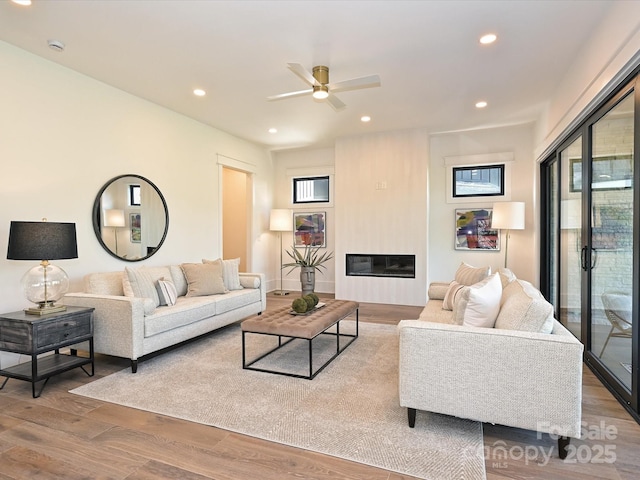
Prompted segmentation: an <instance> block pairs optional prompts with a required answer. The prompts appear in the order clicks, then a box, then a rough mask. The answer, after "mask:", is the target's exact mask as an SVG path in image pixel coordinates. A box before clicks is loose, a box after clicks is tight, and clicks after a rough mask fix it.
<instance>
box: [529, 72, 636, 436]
mask: <svg viewBox="0 0 640 480" xmlns="http://www.w3.org/2000/svg"><path fill="white" fill-rule="evenodd" d="M628 94H631V95H633V96H634V97H633V98H634V133H633V142H634V148H633V165H634V168H633V187H634V189H633V205H634V208H633V221H632V229H633V234H632V235H633V249H632V251H633V256H632V275H633V280H632V302H633V303H632V305H633V309H632V331H633V336H632V344H631V349H632V366H633V369H632V374H631V389H630V390H629V389H628V388H627V387H626V386H625V385H624V384H623V383H622V382H621V381H620V380H619V379H618V378H617V377H616V376H614V375H613V374H612V373H611V372H610V371H609V370H608V369H607V368H606V366H605V365H604V363H603V362H602V361H601V359H600V358H599V357H598V356H597V355H596V354H595V353H594V352H592V350H591V344H592V332H591V306H592V305H591V287H592V285H591V275H590V268H591V267H592V255H585V256H584V257H583V256H582V250H581V261H583V260H582V258H584V259H585V260H586V267H587V268H586V269H585V268H582V272H581V302H580V303H581V306H580V308H581V338H580V340H581V341H582V343H583V344H584V346H585V353H584V361H585V363H586V364H587V366H588V367H589V369H590V370H591V371H592V372H593V373H594V374H595V375H596V377H598V378H599V379H600V381H602V382H603V384H604V385H605V386H606V387H607V388H608V389H609V390H610V391H611V393H612V394H613V395H614V396H615V397H616V398H617V400H618V401H619V402H620V403H621V404H622V405H623V406H624V407H625V408H626V409H627V411H628V412H629V413H630V414H631V415H632V416H633V418H634V419H635V420H636V421H637V422H639V423H640V411H639V410H640V399H639V397H640V388H639V387H640V320H639V317H640V315H639V310H640V254H639V253H638V251H640V69H636V70H635V71H634V73H633V74H632V75H630V76H629V77H628V78H627V80H626V81H625V82H623V83H622V84H621V86H620V87H619V88H618V89H617V90H616V91H615V92H614V93H613V94H612V95H611V96H609V97H608V99H607V100H605V101H604V102H603V103H602V104H601V105H600V107H599V108H597V110H594V111H593V113H592V114H590V115H589V116H588V117H587V118H586V120H585V121H584V122H582V123H581V124H580V125H579V126H578V127H577V128H576V129H575V130H573V131H572V132H571V135H570V136H567V137H566V138H564V140H563V141H562V143H560V144H558V146H557V148H556V149H555V150H554V151H553V152H552V153H550V154H549V156H548V157H547V158H546V159H545V160H544V161H543V162H542V163H541V166H540V168H541V169H540V172H541V178H540V179H541V182H540V185H541V191H540V193H541V210H540V225H541V229H540V286H541V290H542V292H543V293H544V294H545V296H546V297H547V298H549V299H550V301H551V303H553V304H554V306H555V310H556V318H560V316H559V315H560V311H559V310H560V305H561V303H560V299H561V296H562V293H563V292H562V285H561V282H560V280H561V277H560V273H561V272H560V269H561V268H562V266H561V264H562V262H561V258H562V257H561V255H562V251H561V242H560V235H561V229H560V217H561V211H560V208H561V205H551V200H552V198H553V197H552V194H551V183H552V182H551V177H552V173H553V169H556V171H555V173H556V174H557V175H558V178H557V185H556V188H557V191H556V192H554V193H555V200H556V201H557V202H558V203H560V201H561V198H562V197H561V194H562V181H563V180H564V179H565V178H566V177H565V176H566V175H568V172H565V171H563V169H562V165H561V161H560V152H562V151H563V150H564V149H566V148H567V147H568V146H569V145H571V144H572V143H573V142H574V141H575V140H576V139H577V138H579V137H582V203H581V205H582V213H581V215H582V225H581V245H580V248H585V247H586V252H592V250H591V249H592V235H591V234H592V232H591V229H592V228H591V218H590V215H591V208H592V197H591V177H592V172H591V165H592V134H593V126H594V125H595V124H596V123H597V122H598V121H599V120H600V119H601V118H602V117H604V116H605V115H606V114H607V113H608V112H609V111H611V110H612V109H613V108H615V106H616V105H618V103H620V102H621V101H622V100H623V99H624V98H625V97H626V96H627V95H628ZM554 209H555V210H554ZM554 211H555V212H556V217H558V218H554V217H553V216H552V213H553V212H554ZM551 219H553V220H554V221H555V229H554V228H552V226H551V225H550V220H551ZM551 234H555V235H556V238H555V249H554V250H555V251H553V252H552V251H551V247H552V246H553V245H554V242H552V241H551V238H550V235H551ZM552 255H555V259H552ZM552 260H554V261H555V263H554V262H552ZM552 265H554V268H553V269H552V267H551V266H552ZM553 277H555V279H554V280H555V281H553V282H552V278H553ZM552 285H556V291H555V292H552V291H551V289H552ZM551 295H553V298H552V297H551Z"/></svg>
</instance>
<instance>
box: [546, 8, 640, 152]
mask: <svg viewBox="0 0 640 480" xmlns="http://www.w3.org/2000/svg"><path fill="white" fill-rule="evenodd" d="M576 8H579V7H576ZM638 63H640V2H628V1H625V2H616V3H615V5H613V6H612V8H611V9H609V10H608V11H607V15H606V16H605V17H604V18H603V19H602V21H601V23H600V24H599V25H598V27H597V28H596V29H595V30H594V31H593V32H591V35H590V36H589V41H588V42H587V43H585V44H584V46H583V47H582V49H581V51H580V52H579V53H578V55H576V57H575V60H574V63H573V64H572V65H571V66H570V68H568V69H567V74H566V75H565V76H564V78H558V79H557V80H558V88H557V89H556V93H555V95H554V96H553V98H551V99H550V101H549V105H548V109H547V112H546V114H545V115H544V116H543V117H542V118H541V119H540V121H539V122H538V126H537V128H536V140H535V150H534V154H535V157H536V158H539V157H541V156H542V158H541V160H544V155H545V154H546V150H548V149H549V147H550V146H552V144H553V143H554V142H555V141H556V140H557V139H558V138H559V137H560V136H562V135H563V133H564V132H565V131H567V130H570V129H571V128H572V127H573V126H574V125H575V124H577V123H579V121H580V119H581V118H582V117H584V115H585V114H586V112H588V111H589V110H590V109H591V108H592V106H593V104H595V103H598V102H599V101H600V100H601V99H602V98H604V97H605V96H606V95H607V94H608V93H609V92H610V91H611V90H612V88H613V87H614V86H616V85H617V84H619V83H620V81H621V80H622V77H624V76H625V75H627V74H628V73H630V70H631V69H632V68H633V67H634V66H637V65H638ZM540 74H542V75H553V74H554V72H540Z"/></svg>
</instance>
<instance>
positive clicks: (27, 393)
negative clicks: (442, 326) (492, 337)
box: [0, 295, 640, 480]
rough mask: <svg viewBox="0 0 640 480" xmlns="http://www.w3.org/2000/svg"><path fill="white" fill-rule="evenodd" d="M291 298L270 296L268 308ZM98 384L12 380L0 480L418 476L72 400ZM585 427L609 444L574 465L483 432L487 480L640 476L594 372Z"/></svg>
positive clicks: (374, 316)
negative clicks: (34, 392) (38, 390)
mask: <svg viewBox="0 0 640 480" xmlns="http://www.w3.org/2000/svg"><path fill="white" fill-rule="evenodd" d="M290 299H291V296H286V297H277V296H273V295H269V297H268V304H269V307H268V308H274V307H277V306H279V305H282V304H283V303H287V302H290V301H291V300H290ZM420 310H421V308H419V307H403V306H394V305H380V304H361V308H360V320H361V321H364V322H377V323H388V324H396V323H397V322H398V321H399V320H401V319H403V318H416V317H417V315H418V313H419V312H420ZM181 348H188V346H186V347H181ZM487 354H490V352H487ZM127 367H128V362H127V361H126V360H123V359H117V358H113V357H107V356H103V355H98V356H97V363H96V377H101V376H106V375H109V374H110V373H113V372H116V371H118V370H120V369H122V368H127ZM92 380H93V379H91V378H89V377H87V376H86V375H85V374H84V373H83V372H82V371H81V370H79V369H76V370H74V371H71V372H67V373H64V374H62V375H59V376H57V377H54V378H52V379H51V380H50V381H49V384H48V385H47V386H46V388H45V389H44V392H43V394H42V396H41V397H40V398H38V399H33V398H31V386H30V384H29V383H27V382H21V381H18V380H9V382H8V383H7V385H6V387H5V388H4V389H3V390H1V391H0V479H50V478H62V479H80V478H90V479H98V478H109V479H128V480H134V479H140V480H148V479H160V478H163V479H164V478H176V479H187V480H188V479H204V478H215V479H224V480H245V479H252V480H253V479H260V480H262V479H264V480H271V479H286V478H291V479H294V478H295V479H318V480H321V479H351V480H357V479H362V480H365V479H366V480H403V479H404V480H409V479H410V478H412V477H406V476H402V475H399V474H396V473H393V472H388V471H385V470H381V469H378V468H372V467H368V466H365V465H361V464H357V463H354V462H349V461H345V460H341V459H337V458H333V457H329V456H325V455H321V454H318V453H314V452H309V451H305V450H300V449H296V448H292V447H287V446H283V445H279V444H276V443H271V442H266V441H263V440H258V439H255V438H251V437H247V436H243V435H238V434H235V433H232V432H228V431H225V430H221V429H217V428H213V427H208V426H204V425H199V424H195V423H190V422H186V421H182V420H179V419H175V418H170V417H164V416H162V415H156V414H153V413H148V412H144V411H139V410H135V409H131V408H126V407H121V406H118V405H113V404H109V403H105V402H100V401H97V400H92V399H88V398H84V397H80V396H78V395H73V394H70V393H68V391H69V390H70V389H73V388H75V387H77V386H79V385H82V384H84V383H87V382H90V381H92ZM469 401H473V399H472V398H470V399H469ZM583 420H584V422H585V428H587V429H588V430H589V432H590V436H592V437H597V436H598V435H597V434H598V430H602V429H604V430H606V433H608V435H609V437H610V438H592V439H581V440H572V445H574V446H575V447H576V456H575V457H574V460H576V462H574V463H569V462H566V461H565V462H563V461H561V460H560V459H559V458H558V457H557V453H556V451H555V449H554V453H553V456H552V457H551V458H550V459H549V460H548V462H547V461H546V460H545V459H544V457H543V454H542V452H547V451H548V450H549V449H550V448H552V447H555V445H556V442H555V441H553V440H552V439H550V438H549V437H548V436H547V435H542V436H541V438H538V435H537V434H536V432H530V431H525V430H519V429H515V428H508V427H502V426H495V425H484V444H485V458H486V467H487V478H488V479H489V480H502V479H553V480H556V479H563V478H567V479H612V480H613V479H636V478H638V477H640V426H638V424H637V423H636V422H635V421H634V420H633V419H632V418H631V417H630V416H629V415H628V414H627V413H626V412H625V410H624V409H623V408H622V407H621V406H620V404H619V403H618V402H617V401H616V400H615V399H614V398H613V397H612V396H611V394H610V393H609V392H608V391H607V390H606V389H605V388H604V387H603V386H602V385H601V384H600V382H599V381H598V380H597V379H596V378H595V377H594V376H593V375H592V374H591V373H590V372H589V371H588V370H586V369H585V373H584V390H583ZM407 428H408V427H407ZM451 454H452V455H456V452H451ZM502 454H506V455H502ZM534 454H535V456H536V458H535V459H530V458H529V457H533V456H534ZM501 455H502V456H501ZM609 460H614V461H609Z"/></svg>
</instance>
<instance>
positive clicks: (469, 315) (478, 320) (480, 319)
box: [454, 273, 502, 328]
mask: <svg viewBox="0 0 640 480" xmlns="http://www.w3.org/2000/svg"><path fill="white" fill-rule="evenodd" d="M501 298H502V283H501V282H500V276H499V275H498V274H497V273H495V274H493V275H491V276H490V277H487V278H486V279H485V280H483V281H482V282H479V283H476V284H475V285H471V286H469V287H465V288H463V289H462V291H461V292H460V293H459V295H458V301H457V302H456V304H455V313H454V315H455V318H456V323H458V324H462V325H466V326H472V327H486V328H493V326H494V325H495V323H496V318H497V317H498V313H500V299H501Z"/></svg>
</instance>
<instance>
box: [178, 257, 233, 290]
mask: <svg viewBox="0 0 640 480" xmlns="http://www.w3.org/2000/svg"><path fill="white" fill-rule="evenodd" d="M180 266H181V267H182V271H183V272H184V276H185V278H186V279H187V294H186V296H187V297H200V296H204V295H216V294H219V293H227V290H226V289H225V288H224V281H223V280H222V265H220V264H218V263H183V264H182V265H180Z"/></svg>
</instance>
